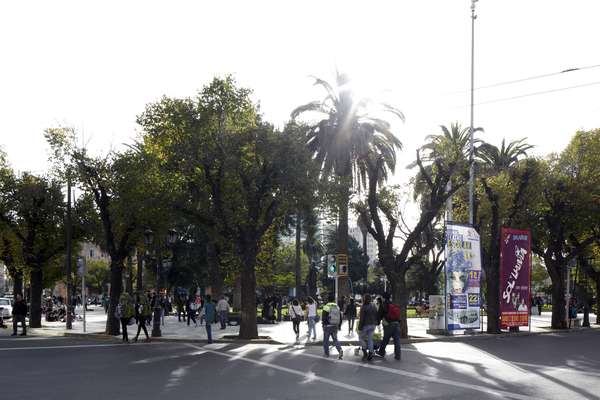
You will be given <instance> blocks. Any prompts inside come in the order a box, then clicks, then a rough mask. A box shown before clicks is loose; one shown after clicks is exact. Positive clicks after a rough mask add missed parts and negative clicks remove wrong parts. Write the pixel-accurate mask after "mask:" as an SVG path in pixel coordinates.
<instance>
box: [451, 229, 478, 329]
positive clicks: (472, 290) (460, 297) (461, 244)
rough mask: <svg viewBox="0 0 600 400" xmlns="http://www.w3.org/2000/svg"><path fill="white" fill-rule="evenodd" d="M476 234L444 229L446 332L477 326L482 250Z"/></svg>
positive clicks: (465, 230)
mask: <svg viewBox="0 0 600 400" xmlns="http://www.w3.org/2000/svg"><path fill="white" fill-rule="evenodd" d="M480 246H481V244H480V241H479V234H478V233H477V231H476V230H475V229H474V228H472V227H471V226H465V225H458V224H452V223H448V224H447V226H446V247H445V256H446V264H445V272H446V315H447V321H448V330H451V331H452V330H460V329H476V328H479V326H480V320H479V308H480V306H481V251H480Z"/></svg>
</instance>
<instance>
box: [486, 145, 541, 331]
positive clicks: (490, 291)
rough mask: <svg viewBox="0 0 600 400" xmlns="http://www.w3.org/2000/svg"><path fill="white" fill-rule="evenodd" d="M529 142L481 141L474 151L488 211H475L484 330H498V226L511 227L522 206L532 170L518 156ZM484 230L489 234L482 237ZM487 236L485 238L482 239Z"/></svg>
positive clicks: (523, 155) (529, 164) (527, 148)
mask: <svg viewBox="0 0 600 400" xmlns="http://www.w3.org/2000/svg"><path fill="white" fill-rule="evenodd" d="M532 147H533V146H531V145H528V144H527V143H525V142H524V139H521V140H518V141H513V142H510V143H509V144H508V145H506V143H505V140H504V139H503V140H502V145H501V146H500V147H496V146H494V145H492V144H489V143H483V144H481V145H480V146H479V148H478V151H477V156H478V159H479V160H480V163H479V166H480V168H479V174H478V175H479V182H480V183H481V185H482V187H483V192H484V197H485V200H486V201H487V202H488V204H489V206H488V207H489V212H483V213H479V214H480V215H478V216H479V223H478V224H477V228H478V230H479V232H480V233H481V235H482V239H484V240H482V244H483V248H482V253H483V260H482V261H483V263H482V264H483V269H484V271H485V277H486V283H487V285H486V286H487V314H488V325H487V331H488V333H499V332H500V299H499V292H500V228H501V226H508V227H515V226H514V224H515V223H516V217H517V216H518V215H517V214H518V212H519V211H521V210H522V209H523V204H524V202H523V200H524V196H525V192H526V190H527V188H528V186H529V180H530V178H531V176H532V173H533V167H532V164H531V163H522V168H518V167H519V159H520V158H521V157H526V156H527V151H528V150H530V149H531V148H532ZM485 233H487V234H488V235H489V236H488V237H487V238H486V237H485V236H486V235H485ZM486 239H487V240H486Z"/></svg>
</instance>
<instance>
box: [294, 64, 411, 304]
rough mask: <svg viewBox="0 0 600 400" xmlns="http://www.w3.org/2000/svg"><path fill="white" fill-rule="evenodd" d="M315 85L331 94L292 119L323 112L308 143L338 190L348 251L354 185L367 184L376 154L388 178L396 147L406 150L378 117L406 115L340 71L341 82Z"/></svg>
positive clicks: (340, 243)
mask: <svg viewBox="0 0 600 400" xmlns="http://www.w3.org/2000/svg"><path fill="white" fill-rule="evenodd" d="M315 85H316V86H320V87H322V88H323V89H324V90H325V92H326V96H325V98H324V99H322V100H319V101H312V102H310V103H308V104H305V105H302V106H300V107H298V108H296V109H295V110H294V111H293V112H292V119H296V118H297V117H298V116H300V115H301V114H305V113H309V112H311V113H317V114H320V116H321V117H320V119H319V120H318V121H317V122H316V123H314V124H312V125H310V129H309V130H308V135H307V141H306V143H307V146H308V148H309V150H310V152H311V153H312V154H313V157H314V158H315V160H316V162H317V164H318V165H319V166H320V168H321V175H320V178H321V180H323V181H330V182H331V181H333V183H334V184H335V187H336V188H337V193H336V206H337V209H338V210H337V211H338V232H337V243H336V248H337V252H338V253H339V254H347V253H348V204H349V202H350V196H351V191H352V189H353V188H358V189H359V190H360V188H361V187H365V185H366V182H367V163H368V158H369V157H370V156H371V155H373V154H378V155H381V157H383V159H384V161H385V162H384V165H383V167H382V177H383V179H385V178H386V177H387V171H388V170H390V171H392V172H393V171H394V168H395V166H396V150H397V149H401V148H402V143H401V142H400V140H399V139H398V138H397V137H396V136H395V135H394V134H393V133H392V131H391V128H390V124H389V122H388V121H386V120H384V119H382V118H380V117H376V116H375V115H381V113H382V112H383V113H391V114H392V115H394V116H396V117H398V118H400V120H402V121H404V115H403V114H402V113H401V112H400V111H399V110H397V109H395V108H393V107H391V106H390V105H388V104H385V103H376V102H373V101H372V100H370V99H364V98H362V99H359V98H356V97H355V96H354V94H353V92H352V90H351V88H350V79H349V78H348V76H347V75H345V74H340V73H337V75H336V82H335V86H332V85H331V84H329V83H328V82H326V81H324V80H322V79H319V78H315ZM340 294H344V293H340Z"/></svg>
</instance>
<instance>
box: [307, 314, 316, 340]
mask: <svg viewBox="0 0 600 400" xmlns="http://www.w3.org/2000/svg"><path fill="white" fill-rule="evenodd" d="M316 325H317V323H316V322H315V317H308V337H309V338H310V332H311V331H312V333H313V338H316V337H317V327H316Z"/></svg>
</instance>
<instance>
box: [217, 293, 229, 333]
mask: <svg viewBox="0 0 600 400" xmlns="http://www.w3.org/2000/svg"><path fill="white" fill-rule="evenodd" d="M217 315H218V316H219V323H220V324H221V329H225V328H226V327H227V317H228V315H229V303H228V302H227V300H226V299H225V296H221V297H220V298H219V302H218V303H217Z"/></svg>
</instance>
